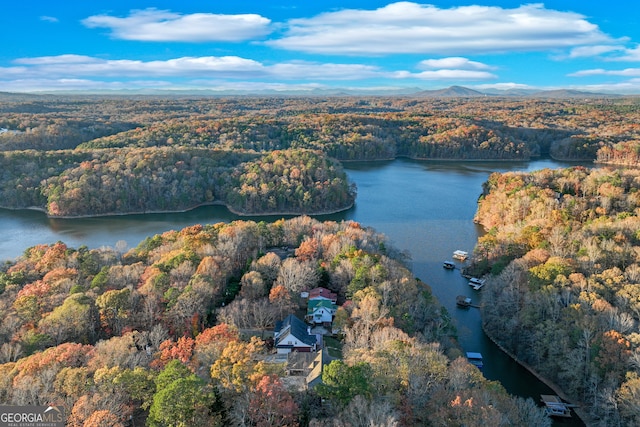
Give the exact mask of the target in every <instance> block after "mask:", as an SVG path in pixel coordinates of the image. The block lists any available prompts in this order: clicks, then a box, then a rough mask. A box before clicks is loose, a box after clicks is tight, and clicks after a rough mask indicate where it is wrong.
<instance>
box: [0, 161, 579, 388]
mask: <svg viewBox="0 0 640 427" xmlns="http://www.w3.org/2000/svg"><path fill="white" fill-rule="evenodd" d="M569 165H570V164H568V163H562V162H555V161H551V160H537V161H533V162H518V163H513V162H508V163H507V162H505V163H503V162H499V163H496V162H491V163H484V162H466V163H463V162H417V161H411V160H403V159H401V160H396V161H391V162H380V163H351V164H347V165H346V166H345V167H346V169H347V173H348V174H349V177H350V178H351V180H352V181H354V182H355V183H356V184H357V186H358V198H357V202H356V205H355V206H354V207H353V208H352V209H350V210H348V211H346V212H343V213H340V214H336V215H330V216H320V217H318V219H320V220H325V219H331V220H342V219H352V220H355V221H358V222H360V223H361V224H363V225H365V226H371V227H374V228H375V229H376V230H377V231H379V232H381V233H383V234H385V235H386V236H387V237H388V239H389V240H390V241H391V243H392V244H393V245H394V246H395V247H397V248H399V249H400V250H403V251H407V252H409V253H410V254H411V264H412V269H413V272H414V275H415V276H416V277H419V278H420V279H422V280H423V281H424V282H426V283H428V284H429V285H430V286H431V287H432V289H433V292H434V293H435V295H436V296H437V297H438V299H439V300H440V302H441V303H442V304H443V305H444V306H445V307H446V308H447V309H448V310H449V312H450V313H451V314H452V316H453V318H454V320H455V323H456V326H457V328H458V332H459V341H460V343H461V345H462V346H463V348H464V350H465V351H477V352H481V353H482V354H483V356H484V359H485V367H484V369H483V372H484V375H485V376H486V377H487V378H489V379H491V380H498V381H500V382H501V383H502V384H503V385H504V386H505V388H506V389H507V390H508V391H509V392H510V393H512V394H516V395H520V396H523V397H532V398H534V399H535V400H536V401H537V400H538V399H539V396H540V394H541V393H547V394H548V393H552V392H551V391H550V390H549V389H548V388H547V387H546V386H545V385H544V384H542V383H540V382H539V381H538V380H537V379H536V378H535V377H533V376H532V375H530V374H529V373H528V372H527V371H526V370H524V369H523V368H521V367H520V366H519V365H517V364H516V363H515V362H513V361H512V360H511V359H510V358H509V357H507V356H506V355H504V354H503V353H502V352H501V351H500V350H499V349H498V348H497V347H496V346H495V345H493V343H491V341H489V340H488V338H487V337H486V336H485V335H484V333H483V332H482V329H481V328H480V314H479V310H478V309H475V308H470V309H468V310H462V309H458V308H456V305H455V296H456V295H459V294H464V295H467V296H469V297H471V298H472V299H473V302H474V303H478V304H479V303H481V302H482V292H478V291H473V290H472V289H471V288H470V287H469V286H468V285H467V280H466V279H464V278H463V277H462V276H461V275H460V271H459V270H458V269H456V270H453V271H451V270H445V269H443V268H442V262H443V261H444V260H448V259H451V254H452V252H453V251H454V250H456V249H462V250H465V251H468V252H471V251H472V250H473V247H474V245H475V242H476V240H477V238H478V236H479V235H480V234H481V233H482V229H481V228H480V227H478V226H476V225H475V224H474V223H473V221H472V220H473V216H474V213H475V211H476V208H477V203H476V201H477V198H478V196H479V195H480V192H481V190H482V183H483V182H484V181H486V179H487V178H488V176H489V174H490V173H491V172H494V171H508V170H511V171H515V170H521V171H532V170H538V169H543V168H559V167H566V166H569ZM239 218H240V217H238V216H236V215H233V214H231V213H229V211H227V210H226V209H225V208H223V207H220V206H208V207H203V208H199V209H196V210H193V211H190V212H187V213H177V214H151V215H127V216H121V217H102V218H83V219H49V218H46V217H45V216H44V214H42V213H39V212H32V211H7V210H0V227H1V229H2V230H3V239H2V240H0V259H12V258H15V257H17V256H19V255H20V254H22V252H23V251H24V250H25V249H26V248H28V247H30V246H33V245H36V244H39V243H53V242H56V241H63V242H64V243H66V244H67V245H68V246H71V247H76V248H77V247H78V246H81V245H87V246H88V247H90V248H97V247H101V246H111V247H115V245H116V243H117V242H118V241H125V242H127V244H128V246H129V247H134V246H136V245H137V244H138V243H139V242H140V241H141V240H143V239H144V238H145V237H147V236H151V235H154V234H157V233H162V232H164V231H166V230H171V229H181V228H183V227H186V226H189V225H193V224H196V223H216V222H228V221H232V220H235V219H239ZM277 218H279V217H258V218H247V217H244V218H242V219H256V220H274V219H277Z"/></svg>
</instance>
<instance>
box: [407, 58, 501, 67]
mask: <svg viewBox="0 0 640 427" xmlns="http://www.w3.org/2000/svg"><path fill="white" fill-rule="evenodd" d="M418 68H420V69H433V68H436V69H437V68H446V69H457V70H493V69H495V67H492V66H489V65H487V64H483V63H482V62H476V61H471V60H469V59H467V58H462V57H460V56H451V57H449V58H441V59H425V60H424V61H420V63H419V64H418Z"/></svg>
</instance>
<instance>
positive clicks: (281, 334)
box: [273, 314, 317, 354]
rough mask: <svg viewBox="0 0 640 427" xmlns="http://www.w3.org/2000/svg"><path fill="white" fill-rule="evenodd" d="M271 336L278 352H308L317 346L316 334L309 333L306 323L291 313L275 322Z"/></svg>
mask: <svg viewBox="0 0 640 427" xmlns="http://www.w3.org/2000/svg"><path fill="white" fill-rule="evenodd" d="M273 338H274V342H275V347H276V350H277V352H278V354H287V353H290V352H292V351H300V352H310V351H315V350H316V347H317V338H316V336H315V335H311V333H310V331H309V328H308V327H307V325H306V324H305V323H304V322H303V321H302V320H300V319H298V318H297V317H296V316H294V315H293V314H290V315H288V316H287V317H286V318H285V319H284V320H282V321H280V322H278V323H276V328H275V332H274V336H273Z"/></svg>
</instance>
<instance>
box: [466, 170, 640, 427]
mask: <svg viewBox="0 0 640 427" xmlns="http://www.w3.org/2000/svg"><path fill="white" fill-rule="evenodd" d="M639 196H640V171H639V170H637V169H631V170H624V169H607V168H602V169H586V168H583V167H574V168H569V169H561V170H541V171H538V172H533V173H505V174H498V173H495V174H493V175H491V177H490V178H489V180H488V181H487V183H486V185H485V191H484V194H483V196H482V198H481V200H480V204H479V208H478V212H477V216H476V219H477V221H478V222H479V223H480V224H482V225H484V226H485V228H486V229H487V233H486V234H485V235H484V236H482V237H481V238H480V239H479V241H478V245H477V247H476V249H475V257H476V260H475V261H476V263H475V266H474V268H475V269H476V271H475V273H476V274H479V273H483V272H487V273H491V275H490V279H489V280H488V282H487V284H486V285H485V290H484V295H483V302H484V305H483V310H482V314H483V322H484V325H485V328H486V330H487V332H488V333H489V334H490V335H491V336H493V337H494V338H495V339H497V340H498V341H499V342H500V343H501V344H502V345H503V346H504V347H505V348H507V349H508V350H509V351H510V352H511V353H513V354H515V355H516V356H517V357H518V358H519V359H520V360H521V361H523V362H525V363H526V364H528V365H530V366H532V367H533V368H534V369H535V370H536V371H537V372H539V373H540V374H542V375H543V376H544V377H546V378H549V379H551V380H552V381H553V382H555V383H556V384H557V385H559V386H560V387H561V388H562V390H564V391H565V392H566V393H567V394H568V395H569V396H571V398H572V399H573V400H574V401H576V402H579V403H580V405H581V407H582V408H583V409H584V410H585V413H587V414H588V415H589V416H590V417H591V419H592V420H593V425H602V426H611V425H629V426H631V425H638V424H640V406H639V405H640V399H639V398H638V396H640V334H639V333H638V325H640V232H639V231H638V230H640V216H639V214H640V197H639Z"/></svg>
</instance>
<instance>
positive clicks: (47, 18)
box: [40, 15, 59, 22]
mask: <svg viewBox="0 0 640 427" xmlns="http://www.w3.org/2000/svg"><path fill="white" fill-rule="evenodd" d="M40 20H41V21H46V22H59V21H58V18H56V17H55V16H46V15H43V16H41V17H40Z"/></svg>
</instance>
